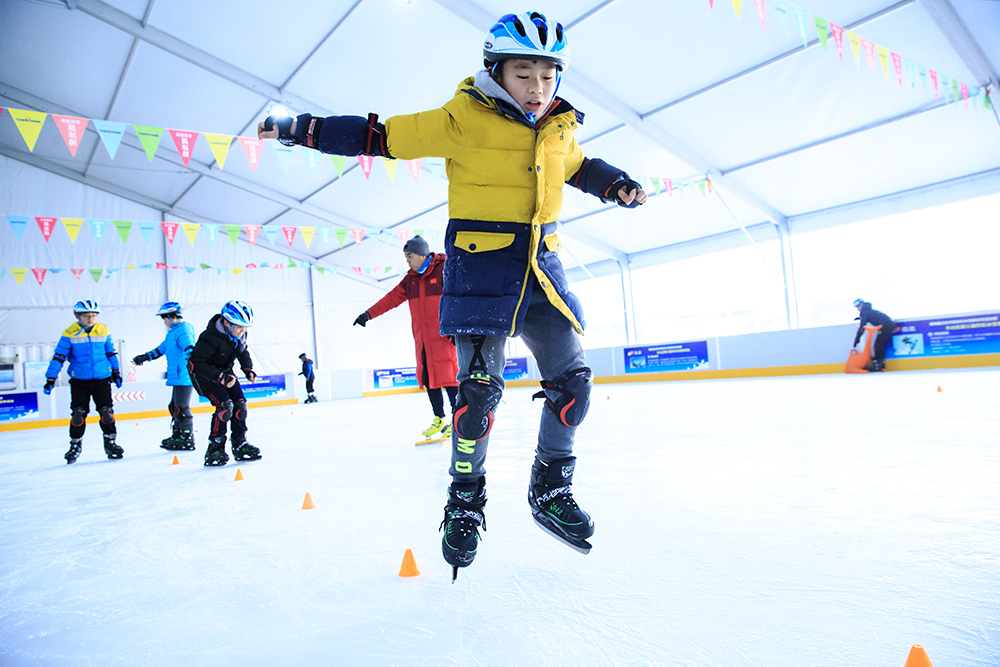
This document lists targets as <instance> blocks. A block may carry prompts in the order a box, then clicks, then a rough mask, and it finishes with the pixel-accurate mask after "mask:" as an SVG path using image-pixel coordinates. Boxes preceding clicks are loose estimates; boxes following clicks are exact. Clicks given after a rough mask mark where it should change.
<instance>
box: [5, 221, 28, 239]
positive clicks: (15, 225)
mask: <svg viewBox="0 0 1000 667" xmlns="http://www.w3.org/2000/svg"><path fill="white" fill-rule="evenodd" d="M7 222H8V223H10V228H11V230H12V231H13V232H14V236H16V237H17V240H18V241H20V240H21V238H22V237H23V236H24V230H25V229H27V228H28V216H26V215H8V216H7Z"/></svg>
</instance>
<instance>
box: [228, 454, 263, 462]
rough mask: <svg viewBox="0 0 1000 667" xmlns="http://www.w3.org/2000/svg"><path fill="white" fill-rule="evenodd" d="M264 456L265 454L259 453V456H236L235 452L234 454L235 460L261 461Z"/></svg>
mask: <svg viewBox="0 0 1000 667" xmlns="http://www.w3.org/2000/svg"><path fill="white" fill-rule="evenodd" d="M262 458H264V455H263V454H258V455H257V456H236V455H235V454H234V455H233V460H234V461H259V460H260V459H262Z"/></svg>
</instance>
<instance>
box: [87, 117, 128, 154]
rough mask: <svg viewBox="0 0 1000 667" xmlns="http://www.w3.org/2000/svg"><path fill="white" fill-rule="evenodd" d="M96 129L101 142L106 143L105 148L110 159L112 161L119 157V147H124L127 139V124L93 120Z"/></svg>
mask: <svg viewBox="0 0 1000 667" xmlns="http://www.w3.org/2000/svg"><path fill="white" fill-rule="evenodd" d="M93 123H94V127H96V128H97V133H98V134H100V135H101V141H102V142H104V148H106V149H107V151H108V157H110V158H111V159H112V160H114V159H115V156H116V155H118V147H119V146H121V145H122V139H124V138H125V123H117V122H115V121H112V120H98V119H96V118H95V119H94V120H93Z"/></svg>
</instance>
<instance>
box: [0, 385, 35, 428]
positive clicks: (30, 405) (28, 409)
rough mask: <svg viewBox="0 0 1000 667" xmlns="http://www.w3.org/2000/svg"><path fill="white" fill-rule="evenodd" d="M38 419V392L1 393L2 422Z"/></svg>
mask: <svg viewBox="0 0 1000 667" xmlns="http://www.w3.org/2000/svg"><path fill="white" fill-rule="evenodd" d="M18 419H38V394H36V393H35V392H33V391H29V392H25V393H22V394H0V422H12V421H16V420H18Z"/></svg>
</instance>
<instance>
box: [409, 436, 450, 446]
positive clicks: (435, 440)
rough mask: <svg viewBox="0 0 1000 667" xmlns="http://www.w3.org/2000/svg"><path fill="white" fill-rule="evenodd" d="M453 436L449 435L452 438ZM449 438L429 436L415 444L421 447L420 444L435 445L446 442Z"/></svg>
mask: <svg viewBox="0 0 1000 667" xmlns="http://www.w3.org/2000/svg"><path fill="white" fill-rule="evenodd" d="M450 437H451V436H448V438H450ZM448 438H429V439H427V440H421V441H420V442H415V443H413V444H414V446H416V447H419V446H420V445H435V444H437V443H439V442H440V443H442V444H443V443H444V441H445V440H447V439H448Z"/></svg>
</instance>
